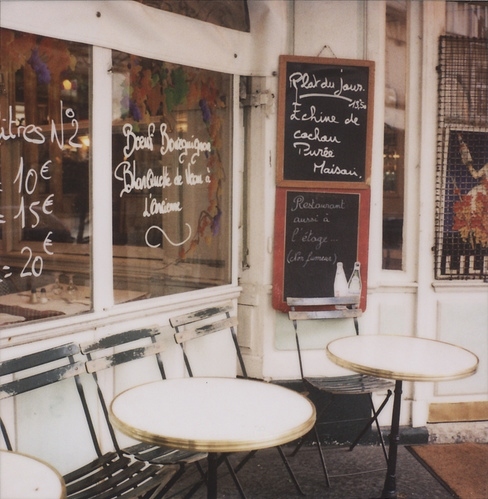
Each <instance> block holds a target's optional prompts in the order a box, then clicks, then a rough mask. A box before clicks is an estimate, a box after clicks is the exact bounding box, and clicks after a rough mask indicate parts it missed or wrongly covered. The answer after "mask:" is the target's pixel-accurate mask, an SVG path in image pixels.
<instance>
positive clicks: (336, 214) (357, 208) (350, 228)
mask: <svg viewBox="0 0 488 499" xmlns="http://www.w3.org/2000/svg"><path fill="white" fill-rule="evenodd" d="M369 195H370V191H369V189H356V190H352V189H351V190H345V189H342V190H334V191H332V190H324V189H323V190H316V189H314V190H312V189H295V188H280V187H278V188H277V191H276V217H275V254H274V256H275V258H274V279H273V281H274V283H273V306H274V308H276V309H277V310H282V311H287V310H288V307H287V305H286V298H287V297H301V298H312V297H333V296H334V279H335V274H336V269H337V263H338V262H342V263H343V266H344V270H345V274H346V276H347V277H349V276H350V275H351V273H352V270H353V267H354V263H355V262H356V261H359V262H360V263H361V264H362V265H361V280H362V294H361V308H362V309H363V310H364V309H365V306H366V280H367V257H368V233H369V230H368V229H369Z"/></svg>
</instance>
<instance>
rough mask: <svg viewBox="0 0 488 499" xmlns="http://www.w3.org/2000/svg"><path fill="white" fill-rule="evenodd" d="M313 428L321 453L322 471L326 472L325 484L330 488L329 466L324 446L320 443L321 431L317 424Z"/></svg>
mask: <svg viewBox="0 0 488 499" xmlns="http://www.w3.org/2000/svg"><path fill="white" fill-rule="evenodd" d="M313 428H314V431H315V438H316V439H317V449H318V451H319V455H320V461H321V463H322V469H323V470H324V476H325V484H326V486H327V487H330V480H329V472H328V471H327V465H326V464H325V457H324V453H323V452H322V444H321V443H320V436H319V431H318V429H317V424H315V425H314V427H313Z"/></svg>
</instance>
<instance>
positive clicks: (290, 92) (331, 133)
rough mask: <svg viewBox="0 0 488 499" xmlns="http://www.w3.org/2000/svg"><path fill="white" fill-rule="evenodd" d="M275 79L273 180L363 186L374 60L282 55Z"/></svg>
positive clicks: (366, 172) (367, 168) (366, 177)
mask: <svg viewBox="0 0 488 499" xmlns="http://www.w3.org/2000/svg"><path fill="white" fill-rule="evenodd" d="M279 78H280V80H279V96H278V140H277V144H278V150H277V184H278V185H281V186H292V185H295V186H296V185H302V186H306V185H311V186H316V187H319V186H320V184H322V187H324V186H327V183H333V184H334V185H335V186H337V187H341V186H344V187H346V186H348V185H349V186H352V187H355V188H357V187H367V185H368V184H369V175H370V162H371V158H370V151H371V127H372V109H373V79H374V63H373V62H372V61H363V60H348V59H325V58H312V57H299V56H281V57H280V76H279ZM297 182H298V184H297Z"/></svg>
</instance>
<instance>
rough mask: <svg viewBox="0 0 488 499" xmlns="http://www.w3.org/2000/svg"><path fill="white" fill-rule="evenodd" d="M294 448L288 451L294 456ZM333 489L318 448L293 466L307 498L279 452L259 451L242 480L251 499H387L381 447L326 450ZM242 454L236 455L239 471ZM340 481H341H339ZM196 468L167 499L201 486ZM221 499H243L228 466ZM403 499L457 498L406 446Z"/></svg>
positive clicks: (400, 478) (400, 481)
mask: <svg viewBox="0 0 488 499" xmlns="http://www.w3.org/2000/svg"><path fill="white" fill-rule="evenodd" d="M291 450H292V447H287V446H285V447H284V451H285V454H287V455H288V454H289V453H290V452H291ZM324 454H325V459H326V462H327V466H328V470H329V475H330V481H331V486H330V487H329V488H327V487H326V484H325V479H324V475H323V473H322V468H321V465H320V458H319V454H318V451H317V447H316V446H315V445H311V446H306V447H305V446H304V447H302V449H301V450H300V451H299V452H298V454H297V455H296V456H294V457H290V458H289V461H290V464H291V466H292V468H293V471H294V472H295V475H296V477H297V478H298V481H299V482H300V485H301V487H302V490H303V492H304V494H305V496H302V495H300V494H299V493H298V492H297V490H296V489H295V487H294V485H293V483H292V482H291V480H290V477H289V475H288V473H287V471H286V469H285V467H284V465H283V462H282V460H281V458H280V456H279V454H278V451H277V450H276V449H264V450H261V451H259V452H258V453H257V454H256V455H255V457H254V458H253V459H252V460H251V461H249V462H248V463H247V464H246V466H245V467H244V468H243V469H242V470H241V471H239V474H238V477H239V480H240V482H241V485H242V488H243V489H244V492H245V494H246V496H247V499H298V498H300V497H301V498H303V497H307V498H310V499H322V498H324V499H372V498H378V497H380V496H381V491H382V489H383V483H384V479H385V474H386V464H385V459H384V456H383V452H382V450H381V447H379V446H377V445H359V446H357V447H356V448H355V449H354V450H353V451H352V452H350V451H349V450H348V449H347V447H338V446H327V447H324ZM239 457H240V455H239V454H235V455H231V456H230V459H231V462H232V463H234V465H235V464H236V463H237V462H238V461H239ZM337 475H340V476H337ZM198 478H199V475H198V472H197V471H196V468H194V467H190V468H189V469H188V470H187V471H186V472H185V475H184V476H183V478H182V479H181V480H180V481H179V482H178V483H177V484H176V485H175V486H174V487H173V489H172V490H171V491H170V493H169V494H168V495H167V496H166V497H167V498H168V499H169V498H171V499H183V498H184V497H185V494H186V493H187V492H188V490H189V488H190V487H191V486H192V485H193V484H194V483H195V482H196V481H198ZM218 479H219V483H218V498H219V499H220V498H225V499H234V498H236V499H237V498H239V494H238V492H237V490H236V488H235V485H234V483H233V481H232V479H231V478H230V475H229V473H228V471H227V468H226V467H225V465H222V466H220V468H219V475H218ZM397 491H398V499H452V498H453V497H455V496H453V495H452V494H451V493H450V492H449V491H448V490H446V489H445V488H444V487H443V486H442V485H441V484H440V483H439V482H438V481H437V479H436V478H434V477H433V476H432V475H431V474H430V473H429V472H428V471H427V470H426V469H425V468H424V467H423V466H422V465H421V464H420V463H419V462H418V461H417V460H416V459H415V457H413V456H412V455H411V454H410V452H409V451H408V450H407V449H406V448H405V447H404V446H403V445H400V446H399V448H398V464H397ZM206 492H207V491H206V488H205V487H203V486H202V487H200V489H199V490H198V491H197V493H196V494H194V495H193V497H194V498H195V499H205V498H206Z"/></svg>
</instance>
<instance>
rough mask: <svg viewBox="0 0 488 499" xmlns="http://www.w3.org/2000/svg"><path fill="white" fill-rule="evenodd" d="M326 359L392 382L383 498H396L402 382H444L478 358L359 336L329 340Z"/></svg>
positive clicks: (410, 341) (413, 341)
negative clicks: (393, 383) (393, 393)
mask: <svg viewBox="0 0 488 499" xmlns="http://www.w3.org/2000/svg"><path fill="white" fill-rule="evenodd" d="M327 356H328V357H329V358H330V359H331V360H332V361H333V362H335V363H336V364H338V365H339V366H342V367H345V368H347V369H350V370H352V371H355V372H358V373H360V374H367V375H371V376H377V377H380V378H387V379H394V380H395V396H394V402H393V413H392V421H391V433H390V445H389V450H388V467H387V472H386V478H385V484H384V488H383V492H382V495H381V497H382V499H383V498H390V499H391V498H393V499H394V498H396V497H397V491H396V462H397V449H398V441H399V426H400V407H401V399H402V382H403V381H448V380H454V379H460V378H464V377H466V376H470V375H472V374H474V373H475V372H476V369H477V368H478V357H476V355H474V354H473V353H471V352H469V351H468V350H465V349H464V348H461V347H458V346H455V345H451V344H449V343H444V342H440V341H436V340H428V339H425V338H417V337H411V336H389V335H372V336H368V335H363V336H348V337H345V338H340V339H337V340H334V341H331V342H330V343H329V344H328V345H327Z"/></svg>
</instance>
